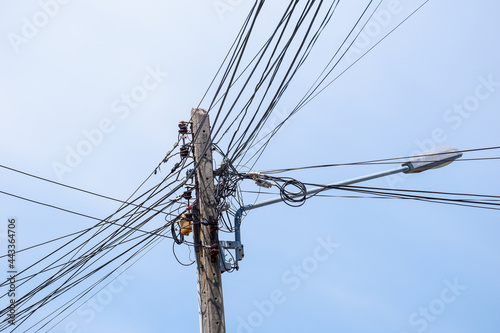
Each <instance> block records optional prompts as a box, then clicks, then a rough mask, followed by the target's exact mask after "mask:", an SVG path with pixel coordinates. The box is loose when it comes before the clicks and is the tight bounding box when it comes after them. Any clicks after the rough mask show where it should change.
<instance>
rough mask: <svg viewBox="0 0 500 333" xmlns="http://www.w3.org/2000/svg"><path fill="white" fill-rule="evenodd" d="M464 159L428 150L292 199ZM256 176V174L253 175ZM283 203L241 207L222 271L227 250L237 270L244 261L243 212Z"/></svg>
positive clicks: (446, 149) (445, 150)
mask: <svg viewBox="0 0 500 333" xmlns="http://www.w3.org/2000/svg"><path fill="white" fill-rule="evenodd" d="M460 157H462V153H460V152H459V151H458V149H457V148H454V147H450V146H439V147H436V148H433V149H430V150H427V151H425V152H423V153H421V154H419V155H417V156H414V157H412V158H410V159H409V160H408V161H407V162H405V163H403V164H402V165H401V166H400V167H398V168H395V169H391V170H386V171H381V172H377V173H373V174H370V175H366V176H361V177H357V178H352V179H347V180H343V181H340V182H336V183H332V184H329V185H326V186H322V187H316V188H312V189H310V190H307V191H306V193H305V194H304V193H297V194H295V195H290V197H291V198H296V197H299V196H304V195H306V196H308V195H313V194H316V193H319V192H322V191H326V190H331V189H333V188H336V187H339V186H345V185H351V184H355V183H360V182H363V181H367V180H372V179H376V178H380V177H385V176H390V175H394V174H397V173H401V172H402V173H419V172H422V171H425V170H430V169H437V168H441V167H444V166H446V165H448V164H450V163H451V162H453V161H454V160H456V159H458V158H460ZM252 175H253V176H255V173H253V174H252ZM281 201H283V199H282V198H281V197H277V198H273V199H269V200H264V201H260V202H257V203H254V204H249V205H245V206H243V207H240V209H238V210H237V211H236V214H235V215H234V229H235V239H234V241H220V248H221V250H222V253H221V256H220V258H221V269H222V271H225V270H229V269H230V267H231V265H230V264H229V263H227V262H225V259H224V257H225V256H224V250H225V249H234V250H236V255H235V264H236V269H238V261H240V260H242V259H243V256H244V253H243V244H241V234H240V226H241V218H242V215H243V212H247V211H249V210H252V209H256V208H260V207H264V206H269V205H272V204H275V203H278V202H281Z"/></svg>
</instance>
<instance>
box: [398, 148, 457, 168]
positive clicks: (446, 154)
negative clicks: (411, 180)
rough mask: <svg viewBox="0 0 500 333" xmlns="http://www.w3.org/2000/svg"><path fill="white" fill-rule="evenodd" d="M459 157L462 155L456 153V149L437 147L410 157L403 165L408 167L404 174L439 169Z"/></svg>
mask: <svg viewBox="0 0 500 333" xmlns="http://www.w3.org/2000/svg"><path fill="white" fill-rule="evenodd" d="M460 157H462V153H460V152H458V149H457V148H455V147H450V146H439V147H436V148H432V149H429V150H427V151H425V152H423V153H421V154H419V155H417V156H415V157H412V158H410V159H409V160H408V162H406V163H403V166H407V167H408V170H406V171H404V173H419V172H422V171H425V170H429V169H437V168H441V167H444V166H446V165H448V164H450V163H451V162H453V161H454V160H456V159H457V158H460Z"/></svg>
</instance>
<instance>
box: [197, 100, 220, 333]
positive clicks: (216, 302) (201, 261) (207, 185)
mask: <svg viewBox="0 0 500 333" xmlns="http://www.w3.org/2000/svg"><path fill="white" fill-rule="evenodd" d="M191 121H192V130H193V155H194V163H195V165H197V164H198V168H196V173H195V176H196V198H197V209H196V210H197V214H196V213H195V220H194V222H195V223H194V224H193V233H194V236H193V237H194V242H195V250H196V269H197V278H198V301H199V311H200V325H201V332H202V333H225V332H226V323H225V320H224V302H223V298H222V277H221V268H220V249H219V228H218V221H217V210H216V202H215V195H214V189H215V186H214V173H213V170H214V169H213V163H212V139H211V133H210V121H209V118H208V113H207V112H206V111H205V110H203V109H192V110H191Z"/></svg>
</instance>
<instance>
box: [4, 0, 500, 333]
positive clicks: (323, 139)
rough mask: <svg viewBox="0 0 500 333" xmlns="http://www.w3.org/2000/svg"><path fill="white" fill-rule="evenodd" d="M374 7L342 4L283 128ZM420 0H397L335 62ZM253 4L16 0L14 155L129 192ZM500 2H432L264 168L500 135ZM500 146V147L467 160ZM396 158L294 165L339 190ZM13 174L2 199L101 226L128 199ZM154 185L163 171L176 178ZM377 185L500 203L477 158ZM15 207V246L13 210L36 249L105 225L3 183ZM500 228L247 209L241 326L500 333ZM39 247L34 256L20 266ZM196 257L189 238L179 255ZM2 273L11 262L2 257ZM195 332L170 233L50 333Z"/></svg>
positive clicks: (313, 207) (298, 126)
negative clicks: (487, 197) (353, 26)
mask: <svg viewBox="0 0 500 333" xmlns="http://www.w3.org/2000/svg"><path fill="white" fill-rule="evenodd" d="M285 3H286V1H283V2H279V1H268V3H266V5H265V6H264V10H263V13H262V17H261V19H260V21H259V22H258V25H257V27H256V32H255V36H254V38H255V40H256V41H257V42H259V41H260V44H259V43H256V44H255V46H254V48H250V50H249V52H252V51H255V50H257V49H258V48H257V46H258V45H261V44H262V43H263V42H264V41H265V39H266V38H267V36H268V35H269V33H270V29H272V28H273V27H274V25H275V24H276V20H277V19H278V17H280V16H281V12H282V11H283V7H284V6H285ZM365 3H366V1H359V3H358V2H355V3H350V4H344V3H343V2H342V1H341V2H340V5H339V10H341V13H342V15H340V16H339V17H338V18H337V19H336V20H333V23H332V24H331V27H329V29H327V30H325V32H324V34H323V35H322V37H321V40H320V42H318V44H317V48H316V49H315V50H314V54H312V56H311V59H310V61H309V62H308V63H306V64H305V65H304V66H303V67H302V69H301V72H300V73H299V74H298V77H297V78H296V80H295V81H294V84H293V85H292V86H291V87H290V90H289V91H288V92H287V94H286V95H285V96H284V97H283V99H282V100H281V101H280V104H279V105H278V106H277V108H276V112H275V114H274V116H272V117H271V119H270V125H267V126H268V127H266V128H267V130H270V129H272V128H273V125H276V124H277V123H278V122H280V121H281V120H282V119H283V118H284V116H285V115H287V114H288V113H289V112H290V111H291V110H292V109H293V107H294V106H295V105H296V103H297V102H298V97H297V96H299V95H301V94H304V93H305V91H306V90H307V89H308V87H309V84H310V83H311V82H312V81H314V79H315V78H316V77H317V75H318V74H319V73H320V71H321V70H322V68H323V66H324V65H325V59H327V58H328V56H329V55H331V54H332V52H333V51H334V50H335V49H336V47H338V41H339V40H341V39H342V38H343V37H345V31H346V30H345V29H348V24H349V22H352V20H353V19H355V18H357V17H358V16H359V15H360V14H361V10H360V8H361V6H362V4H365ZM422 3H423V1H417V0H406V1H405V0H393V1H388V0H384V1H383V2H382V5H381V6H380V8H379V14H378V15H376V16H374V18H373V22H372V23H371V25H368V26H367V27H370V29H371V30H368V31H366V32H365V33H364V34H361V35H360V36H361V38H360V39H359V40H358V41H357V42H356V43H355V44H354V45H353V49H352V50H351V52H349V53H348V56H347V57H346V58H345V59H344V62H343V63H342V64H341V66H340V67H339V71H337V74H339V73H340V69H341V68H346V67H347V66H349V65H350V64H352V63H353V62H354V61H355V60H356V59H358V58H359V56H360V55H362V54H364V53H365V52H366V51H368V50H369V49H370V48H371V47H372V46H374V45H375V43H376V42H377V41H379V40H380V39H381V38H383V37H384V36H385V35H386V34H387V33H389V32H390V31H391V29H392V28H394V27H395V26H396V25H397V24H399V23H400V22H402V21H403V20H404V19H405V18H406V17H407V16H408V15H409V14H410V13H411V12H412V11H413V10H414V9H415V8H417V7H418V6H419V5H421V4H422ZM252 4H253V1H251V0H231V1H230V0H215V1H213V0H203V1H202V0H185V1H175V2H174V1H156V0H151V1H142V2H139V1H112V0H109V1H92V0H88V1H76V0H72V1H71V0H64V1H63V0H41V1H31V0H30V1H23V2H12V1H11V2H4V3H2V4H1V5H0V8H1V10H0V22H1V23H0V36H2V37H1V38H0V53H1V59H2V61H1V62H0V72H1V73H2V75H1V76H0V111H1V115H2V121H1V122H0V136H1V140H0V146H1V153H2V154H1V162H0V164H1V165H4V166H8V167H11V168H15V169H18V170H22V171H25V172H28V173H32V174H35V175H38V176H41V177H45V178H49V179H52V180H54V181H59V182H62V183H65V184H68V185H71V186H75V187H78V188H84V189H87V190H90V191H94V192H97V193H101V194H104V195H108V196H111V197H115V198H119V199H122V200H125V199H126V198H127V197H128V196H129V195H130V194H131V193H132V192H133V191H134V190H135V189H136V188H137V186H138V185H139V184H141V182H142V181H143V180H144V179H145V178H146V177H147V176H148V175H149V174H150V173H151V171H152V170H153V169H154V168H155V167H156V166H157V165H158V163H159V162H160V161H161V160H162V159H163V157H164V156H165V154H166V152H167V151H168V150H170V149H171V148H172V145H173V143H174V142H175V141H176V140H177V123H178V122H179V121H181V120H189V117H190V110H191V108H192V107H195V106H197V104H198V102H199V101H200V99H201V97H202V96H203V94H204V92H205V90H206V88H207V87H208V85H209V84H210V81H211V79H212V78H213V76H214V74H215V72H216V71H217V68H218V66H219V65H220V63H221V61H222V60H223V57H224V55H225V53H226V52H227V50H228V48H229V47H230V45H231V43H232V41H233V39H234V37H235V36H236V34H237V31H238V30H239V28H240V27H241V24H242V22H243V20H244V18H245V17H246V15H247V13H248V11H249V10H250V8H251V6H252ZM499 12H500V4H499V3H498V2H496V1H492V0H479V1H475V2H471V1H464V0H459V1H451V0H445V1H432V0H431V1H428V2H427V3H426V4H425V5H424V6H423V7H422V8H421V9H420V10H418V11H417V12H416V13H415V15H413V16H412V17H411V18H409V19H408V20H407V21H406V22H404V23H403V24H402V25H401V26H400V27H398V28H397V29H396V30H395V31H394V32H393V33H392V34H390V35H389V36H388V37H387V38H385V39H384V40H383V41H382V42H381V43H380V44H378V45H377V46H376V47H374V48H373V50H371V51H370V52H369V53H368V54H367V55H366V56H364V57H363V58H362V59H361V60H360V61H358V62H357V63H356V64H355V65H354V66H353V67H351V68H350V69H348V70H347V71H346V72H345V74H343V75H342V76H341V77H340V78H339V79H337V80H336V81H335V82H334V83H333V84H332V85H331V86H329V87H328V88H327V89H326V90H325V91H324V92H323V93H322V94H320V95H319V96H318V97H317V98H315V99H314V100H313V101H312V102H311V103H309V104H308V105H307V106H306V107H305V108H304V109H302V110H301V111H300V112H299V113H298V114H297V115H296V116H294V117H292V118H291V119H290V121H289V122H288V123H287V124H286V125H285V126H284V127H283V129H282V130H281V131H280V132H279V133H278V134H277V135H276V137H275V138H274V139H273V141H272V143H271V144H270V146H269V147H268V149H267V150H266V151H265V154H264V155H263V156H262V158H261V159H260V160H259V163H258V164H257V165H256V166H255V169H257V170H269V169H279V168H286V167H296V166H305V165H316V164H324V163H345V162H356V161H366V160H372V159H379V158H391V157H399V156H409V155H413V154H415V153H418V152H421V151H423V150H426V149H429V148H432V147H434V146H438V145H451V146H455V147H457V148H459V149H474V148H482V147H493V146H498V142H499V134H498V129H499V125H500V114H499V112H498V105H500V63H499V62H498V53H499V51H500V48H499V40H498V36H497V35H498V31H500V21H499V20H498V13H499ZM334 76H335V75H334ZM334 76H332V78H333V77H334ZM311 80H312V81H311ZM133 94H136V95H133ZM141 94H142V95H141ZM132 95H133V96H136V97H134V98H132V100H130V99H129V100H127V97H126V96H132ZM201 107H208V106H207V105H201ZM96 133H100V135H99V134H96ZM82 151H83V152H85V153H84V154H82V153H81V152H82ZM495 156H499V155H498V152H497V151H495V150H494V151H491V152H488V151H481V152H476V153H466V154H464V158H476V157H495ZM389 167H390V166H389ZM385 168H387V166H384V165H371V166H343V167H337V168H329V169H317V170H316V169H314V170H305V171H301V172H296V173H292V174H287V176H292V177H295V178H297V179H299V180H301V181H303V182H311V183H319V184H328V183H332V182H335V181H340V180H343V179H346V178H351V177H356V176H361V175H365V174H369V173H372V172H377V171H381V170H384V169H385ZM0 177H1V178H0V179H1V188H0V190H1V191H3V192H8V193H12V194H16V195H19V196H23V197H27V198H30V199H33V200H39V201H43V202H46V203H49V204H52V205H55V206H59V207H63V208H66V209H70V210H75V211H78V212H80V213H83V214H88V215H91V216H97V217H101V218H104V217H106V216H107V215H109V214H110V213H111V212H113V211H114V210H115V209H116V208H117V204H116V202H112V201H109V200H105V199H103V198H95V197H92V196H89V195H84V194H81V193H76V192H74V191H71V190H70V189H67V188H60V187H57V186H55V185H51V184H46V183H43V182H41V181H38V180H35V179H32V178H28V177H26V176H23V175H19V174H15V173H13V172H11V171H8V170H4V169H2V170H0ZM156 177H157V178H156V179H152V182H153V183H155V182H156V183H158V182H159V181H161V177H162V175H161V174H159V175H157V176H156ZM363 185H367V186H376V187H389V188H397V189H420V190H429V191H444V192H457V193H475V194H491V195H499V191H498V189H499V186H500V179H499V177H498V162H497V161H495V160H492V161H463V162H455V163H453V164H451V165H450V166H447V167H445V168H442V169H438V170H431V171H428V172H424V173H421V174H415V175H405V176H398V177H389V178H385V179H380V180H375V181H371V182H367V183H365V184H363ZM249 188H252V183H251V182H250V184H249ZM255 189H257V188H255ZM330 194H333V195H349V194H350V193H344V192H331V193H330ZM265 198H267V197H266V196H265V195H261V196H260V197H259V198H258V200H262V199H265ZM256 199H257V198H256V197H255V196H252V195H249V196H248V197H247V198H246V201H247V203H251V202H253V201H255V200H256ZM0 208H1V209H0V212H1V220H2V221H3V222H2V223H0V226H2V227H1V228H0V236H1V239H0V241H1V243H0V246H1V247H2V253H4V251H5V250H6V248H7V243H6V233H7V220H8V218H11V217H15V218H16V220H17V223H18V229H17V242H18V246H19V247H21V248H23V247H27V246H30V245H34V244H38V243H41V242H44V241H47V240H50V239H54V238H56V237H59V236H62V235H66V234H69V233H71V232H74V231H77V230H81V229H84V228H86V227H89V226H91V225H93V224H94V223H95V221H92V220H89V219H86V218H83V217H79V216H74V215H71V214H68V213H65V212H62V211H57V210H54V209H52V208H49V207H43V206H39V205H35V204H33V203H29V202H26V201H22V200H20V199H16V198H13V197H10V196H7V195H3V194H2V196H1V200H0ZM499 221H500V218H499V213H498V211H495V210H485V209H475V208H468V207H459V206H453V205H444V204H436V203H429V202H420V201H413V200H400V199H374V198H342V197H328V198H321V197H316V198H312V199H310V200H309V201H308V202H306V204H305V205H303V206H302V207H300V208H291V207H288V206H286V205H285V204H282V203H280V204H277V205H275V206H270V207H266V208H261V209H258V210H255V211H251V212H249V214H248V215H247V216H246V217H245V219H244V221H243V227H242V232H243V234H242V240H243V243H244V245H245V258H244V260H243V261H242V262H241V263H240V270H239V271H238V272H234V273H224V274H223V284H224V286H223V287H224V303H225V315H226V327H227V331H228V332H242V333H251V332H311V331H314V332H348V333H357V332H370V333H378V332H380V333H382V332H383V333H387V332H393V333H404V332H406V333H414V332H429V333H432V332H455V333H469V332H470V333H472V332H474V333H475V332H482V333H489V332H491V333H494V332H495V333H497V332H498V330H499V329H500V322H499V316H498V313H499V312H500V302H499V301H498V300H499V299H500V288H499V287H498V281H499V279H500V256H499V255H498V254H499V250H500V242H498V234H499V232H500V224H499ZM229 237H230V236H229V235H221V239H230V238H229ZM41 253H44V250H43V249H41V250H40V252H38V251H31V252H29V253H27V254H23V253H21V254H19V255H18V259H17V260H18V265H19V266H20V267H27V266H29V265H30V264H31V263H33V262H34V261H36V260H38V259H39V256H40V255H41ZM189 255H190V254H189V252H188V251H186V250H183V249H179V256H180V257H181V259H182V260H184V261H189ZM1 265H3V267H5V268H4V271H5V272H6V271H7V262H6V260H5V259H3V260H2V263H1ZM1 265H0V266H1ZM20 291H22V290H20ZM3 292H4V291H3V290H2V293H3ZM63 297H64V296H63ZM7 301H8V300H7V299H5V298H3V299H2V304H3V305H6V304H7V303H4V302H7ZM50 306H51V305H48V306H47V307H48V308H50ZM50 310H55V309H50ZM3 319H4V318H2V320H3ZM60 319H62V317H61V318H60ZM198 327H199V319H198V303H197V293H196V272H195V267H194V266H190V267H184V266H181V265H180V264H178V263H177V261H176V260H175V258H174V257H173V255H172V242H171V240H169V239H167V240H165V241H162V242H161V243H159V245H157V246H156V247H155V248H154V249H153V250H152V251H151V252H149V253H148V254H147V255H146V256H144V257H143V258H142V259H141V260H140V261H139V262H138V263H137V264H135V265H134V266H132V267H131V268H130V269H129V270H127V271H126V272H125V273H124V275H122V276H121V277H120V278H119V279H117V280H116V281H115V282H114V284H112V285H109V286H108V287H105V288H104V289H103V290H102V291H100V292H99V293H97V294H96V296H94V297H93V298H92V299H90V301H88V302H86V303H83V304H82V306H81V307H80V308H79V310H77V311H75V312H73V313H71V314H70V315H69V316H68V317H67V318H65V319H64V320H62V321H61V323H60V324H59V325H57V326H56V327H54V328H53V329H52V330H51V332H56V333H63V332H120V333H127V332H196V331H198ZM47 328H48V327H46V328H44V329H42V331H44V330H46V329H47Z"/></svg>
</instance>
